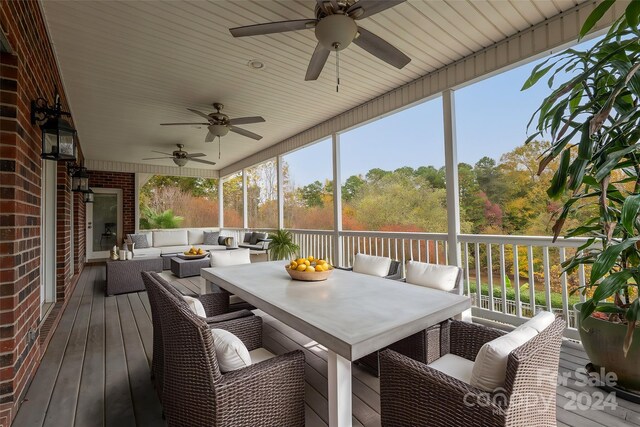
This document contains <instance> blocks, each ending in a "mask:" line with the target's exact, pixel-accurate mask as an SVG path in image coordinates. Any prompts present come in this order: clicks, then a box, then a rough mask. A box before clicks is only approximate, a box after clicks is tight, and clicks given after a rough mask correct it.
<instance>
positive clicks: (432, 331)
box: [356, 266, 463, 376]
mask: <svg viewBox="0 0 640 427" xmlns="http://www.w3.org/2000/svg"><path fill="white" fill-rule="evenodd" d="M445 267H447V268H457V269H458V275H457V276H456V285H455V287H454V288H453V289H452V290H451V291H449V292H450V293H452V294H455V295H463V287H462V285H463V283H462V269H461V268H459V267H452V266H445ZM399 281H401V282H403V283H404V282H405V281H406V279H400V280H399ZM407 285H409V286H418V285H412V284H411V283H408V284H407ZM442 292H444V291H442ZM447 322H448V321H447ZM440 328H441V325H434V326H432V327H430V328H428V329H423V330H421V331H419V332H416V333H415V334H413V335H410V336H408V337H406V338H403V339H401V340H399V341H397V342H395V343H393V344H391V345H389V346H388V347H386V348H390V349H391V350H394V351H397V352H398V353H400V354H402V355H404V356H407V357H410V358H412V359H414V360H417V361H418V362H422V363H429V360H432V359H433V351H434V349H435V348H439V340H440ZM429 349H431V352H432V354H429ZM382 350H384V349H381V350H379V351H376V352H373V353H370V354H368V355H366V356H364V357H362V358H360V359H358V360H357V361H356V362H357V363H358V364H359V365H361V366H364V367H365V368H366V369H367V370H368V371H370V372H371V373H372V374H374V375H375V376H378V375H379V371H380V357H379V354H380V351H382ZM437 357H439V354H438V356H437Z"/></svg>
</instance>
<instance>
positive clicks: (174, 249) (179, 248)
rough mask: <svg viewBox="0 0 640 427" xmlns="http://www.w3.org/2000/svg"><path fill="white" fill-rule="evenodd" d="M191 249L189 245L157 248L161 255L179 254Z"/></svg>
mask: <svg viewBox="0 0 640 427" xmlns="http://www.w3.org/2000/svg"><path fill="white" fill-rule="evenodd" d="M190 248H191V246H189V245H178V246H162V247H159V248H158V249H160V250H161V251H162V254H163V255H164V254H179V253H182V252H186V251H188V250H189V249H190Z"/></svg>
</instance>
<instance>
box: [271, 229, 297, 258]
mask: <svg viewBox="0 0 640 427" xmlns="http://www.w3.org/2000/svg"><path fill="white" fill-rule="evenodd" d="M269 239H271V242H270V243H269V253H270V254H271V259H272V260H273V261H278V260H282V259H289V258H293V257H294V256H295V255H296V254H297V253H298V251H299V250H300V247H299V246H298V245H297V244H295V243H294V242H293V234H291V232H290V231H287V230H282V229H280V230H278V231H276V232H275V233H271V234H269Z"/></svg>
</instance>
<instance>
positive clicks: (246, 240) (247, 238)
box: [242, 233, 253, 243]
mask: <svg viewBox="0 0 640 427" xmlns="http://www.w3.org/2000/svg"><path fill="white" fill-rule="evenodd" d="M251 236H253V233H244V239H243V240H242V243H249V242H251Z"/></svg>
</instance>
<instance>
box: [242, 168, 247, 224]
mask: <svg viewBox="0 0 640 427" xmlns="http://www.w3.org/2000/svg"><path fill="white" fill-rule="evenodd" d="M248 212H249V209H248V206H247V170H246V169H242V228H244V229H245V230H246V229H248V228H249V215H248Z"/></svg>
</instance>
